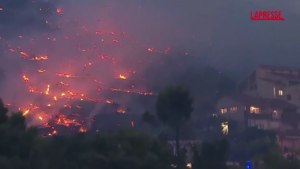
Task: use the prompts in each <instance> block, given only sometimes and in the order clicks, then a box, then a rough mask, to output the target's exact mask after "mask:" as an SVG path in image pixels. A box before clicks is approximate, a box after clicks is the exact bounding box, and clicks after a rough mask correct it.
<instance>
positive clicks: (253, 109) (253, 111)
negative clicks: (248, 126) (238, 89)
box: [250, 106, 259, 114]
mask: <svg viewBox="0 0 300 169" xmlns="http://www.w3.org/2000/svg"><path fill="white" fill-rule="evenodd" d="M250 113H255V114H258V113H259V108H258V107H254V106H251V107H250Z"/></svg>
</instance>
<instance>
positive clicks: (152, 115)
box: [0, 77, 300, 169]
mask: <svg viewBox="0 0 300 169" xmlns="http://www.w3.org/2000/svg"><path fill="white" fill-rule="evenodd" d="M206 82H208V83H207V84H201V85H202V88H205V89H206V90H205V91H202V95H201V96H203V98H204V97H206V98H209V99H203V98H202V97H197V98H193V96H192V95H194V94H191V93H190V91H189V90H188V89H187V88H185V87H183V86H174V85H172V86H169V87H167V88H165V89H164V90H162V91H161V92H160V93H159V95H158V97H157V100H156V104H155V108H154V109H153V110H154V111H153V112H152V111H148V112H145V113H144V114H143V116H142V117H140V116H134V118H136V119H135V120H137V119H138V118H140V119H143V121H144V122H143V123H142V122H140V123H137V125H138V127H130V126H128V127H127V128H123V129H122V130H121V129H120V128H113V127H112V128H108V129H105V126H104V127H103V126H102V127H100V129H99V130H98V132H87V133H74V134H71V135H69V136H52V137H47V138H44V137H41V136H39V134H38V129H37V128H35V127H28V126H27V125H26V119H25V117H24V116H22V113H20V112H19V113H14V114H12V115H11V116H8V114H7V113H8V110H7V108H6V107H5V106H4V104H3V103H2V101H1V102H0V168H1V169H2V168H3V169H70V168H72V169H168V168H174V166H176V168H179V169H184V168H187V165H186V164H187V163H191V164H192V168H193V169H226V168H233V167H236V168H244V167H245V163H246V161H248V160H251V161H252V162H253V166H252V168H266V169H282V168H287V169H297V168H299V167H300V165H299V161H298V160H297V159H296V158H295V156H290V157H289V158H284V157H283V152H282V151H281V150H280V149H279V147H278V144H277V139H276V135H275V133H272V132H269V131H263V130H259V129H257V128H244V129H240V128H239V126H238V124H237V123H236V122H234V121H229V122H228V124H229V130H230V132H229V133H228V135H223V134H222V132H221V131H222V128H221V125H220V123H221V122H224V120H225V119H222V118H220V117H214V116H212V115H211V114H212V113H214V105H215V103H216V101H217V99H218V98H219V97H221V96H222V95H224V94H228V93H229V92H233V91H234V90H233V88H232V85H231V84H232V81H231V80H230V79H226V78H225V77H222V78H219V80H215V79H214V80H211V79H210V80H207V81H206ZM199 85H200V84H199ZM187 86H188V85H187ZM216 91H217V92H216ZM212 93H213V94H212ZM192 112H193V113H192ZM102 116H103V118H105V117H104V116H105V115H102ZM124 117H126V115H119V118H120V119H125V121H126V118H124ZM103 118H102V119H103ZM106 120H108V119H106ZM111 120H112V121H113V119H111ZM191 124H192V125H191ZM195 124H197V126H196V125H195ZM140 126H144V127H145V126H147V127H148V129H149V130H148V131H146V130H144V129H145V128H143V127H141V128H140ZM92 127H93V126H92ZM94 129H95V126H94ZM94 129H93V130H94ZM149 131H155V132H149ZM187 138H188V139H195V138H197V139H200V140H201V142H200V143H198V144H193V145H191V150H192V151H190V152H189V153H187V152H188V151H187V150H186V149H182V147H181V146H180V144H179V143H180V140H182V139H187ZM168 140H175V142H176V144H175V148H176V150H178V151H176V153H175V154H174V152H173V147H172V145H170V144H169V143H168V142H167V141H168ZM228 162H238V163H239V164H240V166H232V165H231V166H228Z"/></svg>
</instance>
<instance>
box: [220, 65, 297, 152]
mask: <svg viewBox="0 0 300 169" xmlns="http://www.w3.org/2000/svg"><path fill="white" fill-rule="evenodd" d="M238 90H239V94H238V95H233V96H226V97H223V98H222V99H220V100H219V101H218V103H217V110H218V112H219V114H221V115H222V116H225V117H226V118H228V119H232V120H236V121H239V122H240V123H243V125H244V126H248V127H254V126H256V127H257V128H259V129H263V130H275V131H277V133H278V138H279V142H280V145H281V146H282V147H287V148H290V149H300V109H299V108H300V68H290V67H283V66H272V65H260V66H259V67H258V68H257V69H255V70H254V71H253V72H251V73H250V74H249V75H248V76H246V77H245V78H244V79H243V80H242V81H241V82H240V83H239V84H238ZM229 132H230V131H229Z"/></svg>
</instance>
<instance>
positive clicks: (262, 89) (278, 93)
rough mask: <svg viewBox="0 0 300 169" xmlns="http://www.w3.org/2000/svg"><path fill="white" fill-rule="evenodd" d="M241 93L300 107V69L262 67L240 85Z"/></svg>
mask: <svg viewBox="0 0 300 169" xmlns="http://www.w3.org/2000/svg"><path fill="white" fill-rule="evenodd" d="M238 88H239V92H240V93H243V94H247V95H250V96H253V97H262V98H274V99H280V100H285V101H288V102H289V103H292V104H295V105H297V106H298V107H300V69H299V68H290V67H283V66H271V65H261V66H259V67H258V68H257V69H255V70H254V71H253V72H251V73H250V74H249V75H248V76H247V77H245V78H244V79H243V80H242V81H241V82H240V83H239V84H238Z"/></svg>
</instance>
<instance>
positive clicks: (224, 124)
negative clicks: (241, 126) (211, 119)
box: [221, 122, 228, 135]
mask: <svg viewBox="0 0 300 169" xmlns="http://www.w3.org/2000/svg"><path fill="white" fill-rule="evenodd" d="M221 127H222V133H223V134H225V135H227V134H228V122H223V123H221Z"/></svg>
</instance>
